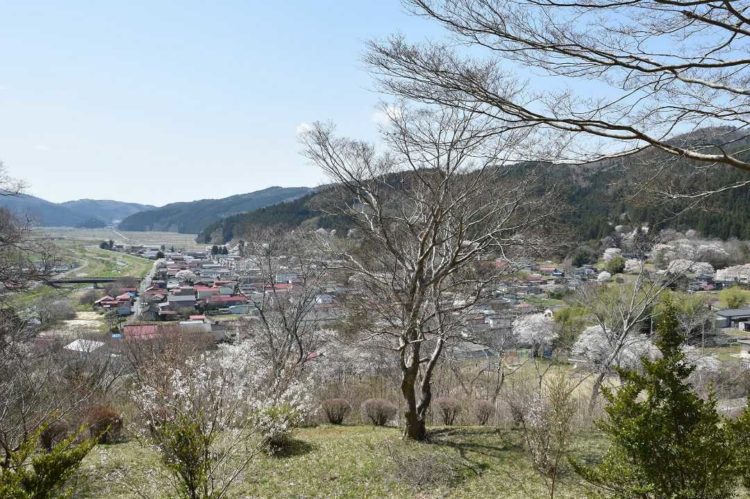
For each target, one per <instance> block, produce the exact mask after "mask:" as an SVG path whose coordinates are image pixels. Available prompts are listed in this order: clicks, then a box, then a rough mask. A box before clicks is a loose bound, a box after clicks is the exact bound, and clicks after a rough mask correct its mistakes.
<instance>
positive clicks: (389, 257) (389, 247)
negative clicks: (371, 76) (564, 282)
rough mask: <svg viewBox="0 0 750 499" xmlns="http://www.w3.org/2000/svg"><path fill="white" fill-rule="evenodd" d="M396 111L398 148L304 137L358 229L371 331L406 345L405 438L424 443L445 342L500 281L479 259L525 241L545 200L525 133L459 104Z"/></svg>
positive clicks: (393, 139) (322, 130) (352, 255)
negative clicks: (518, 159)
mask: <svg viewBox="0 0 750 499" xmlns="http://www.w3.org/2000/svg"><path fill="white" fill-rule="evenodd" d="M387 111H388V114H389V118H390V126H389V127H388V128H386V129H384V130H383V138H384V141H385V143H386V144H387V145H388V146H389V149H390V152H389V153H386V154H378V153H377V152H376V151H375V148H374V147H373V146H371V145H368V144H366V143H363V142H358V141H354V140H349V139H343V138H339V137H336V136H335V135H334V133H333V131H332V128H331V127H330V126H326V125H322V124H316V125H315V126H314V127H313V128H312V129H311V130H310V131H309V132H308V133H307V134H306V135H305V136H304V139H303V140H304V142H305V145H306V152H307V155H308V157H309V158H311V159H312V160H313V162H314V163H315V164H317V165H318V166H319V167H320V168H321V169H323V171H325V172H326V173H327V174H328V175H329V176H330V178H331V179H332V180H333V181H334V182H336V183H337V188H336V189H334V195H338V196H339V197H338V198H337V199H334V200H333V201H334V202H335V203H337V205H338V206H339V207H340V208H341V209H342V210H343V211H344V213H345V214H346V215H347V217H349V219H350V220H351V221H352V223H353V224H355V225H356V227H357V228H358V231H357V233H358V236H357V238H355V239H350V240H348V241H347V242H348V244H349V247H348V248H344V249H343V250H342V252H343V254H344V259H345V261H346V264H345V265H346V266H347V267H348V268H350V269H351V271H353V272H355V273H356V276H357V278H358V280H359V281H360V283H361V286H362V287H363V290H364V291H363V300H364V302H365V303H366V310H364V313H365V314H366V315H367V317H368V320H367V321H365V324H364V325H363V329H364V330H366V331H367V332H368V333H369V334H370V336H371V337H372V338H375V339H377V340H378V341H380V342H381V343H382V342H385V343H387V344H388V345H389V347H390V348H392V349H393V350H394V351H395V352H396V353H397V355H398V359H399V365H400V370H401V393H402V395H403V400H404V402H405V404H406V410H405V414H404V416H405V423H406V428H405V433H404V436H405V437H406V438H410V439H416V440H423V439H425V438H426V436H427V432H426V428H425V416H426V413H427V410H428V408H429V406H430V402H431V400H432V391H431V381H432V375H433V372H434V369H435V366H436V365H437V363H438V361H439V360H440V358H441V354H442V352H443V349H444V346H445V344H446V342H449V341H451V340H452V339H455V338H462V337H463V335H465V334H468V333H467V330H466V328H464V327H463V326H462V324H461V322H460V320H459V319H460V313H459V312H461V311H464V310H466V309H468V308H470V307H471V306H473V305H474V304H475V303H476V302H477V301H478V300H479V299H480V297H482V295H483V291H484V290H485V287H486V286H487V284H488V283H489V282H492V276H490V277H485V276H482V275H480V274H479V273H478V272H477V271H476V265H475V263H476V262H477V260H478V259H479V258H480V257H482V256H486V255H488V254H490V253H491V254H493V255H506V254H507V252H508V251H510V250H512V249H513V248H516V247H519V246H523V245H524V244H525V243H526V241H525V240H524V238H523V237H522V234H523V232H524V230H527V229H529V228H530V227H533V226H534V225H535V224H536V223H538V222H539V221H540V219H541V218H542V217H541V216H540V215H539V212H538V208H539V207H540V206H542V205H543V204H544V196H541V197H540V196H530V195H529V191H530V190H531V188H532V185H531V183H530V182H529V177H528V176H526V175H514V174H513V173H514V170H513V168H510V167H509V166H508V164H507V158H508V157H509V155H511V152H512V149H513V148H514V147H515V146H516V145H517V144H518V143H519V142H520V141H521V140H522V139H523V138H524V133H523V131H519V132H517V133H508V134H495V133H493V130H492V129H491V127H489V126H488V123H487V120H484V119H482V118H481V117H480V116H479V115H478V114H477V113H475V112H468V111H462V110H457V109H442V110H439V111H435V110H426V109H422V110H411V109H408V108H405V107H400V108H390V109H388V110H387ZM462 333H463V335H462Z"/></svg>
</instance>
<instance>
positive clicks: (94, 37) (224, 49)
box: [0, 0, 440, 205]
mask: <svg viewBox="0 0 750 499" xmlns="http://www.w3.org/2000/svg"><path fill="white" fill-rule="evenodd" d="M395 32H401V33H404V34H406V35H407V36H408V37H409V39H410V40H412V41H421V40H424V39H427V38H429V37H434V36H438V35H440V31H439V28H437V27H436V26H434V25H432V24H430V23H428V22H427V21H426V20H424V19H421V18H416V17H413V16H411V15H409V14H407V13H406V12H405V11H404V10H403V8H402V6H401V4H400V2H399V1H398V0H273V1H268V0H266V1H261V0H252V1H249V0H245V1H239V0H238V1H236V2H235V1H211V2H208V1H187V0H180V1H162V0H150V1H128V2H117V1H94V0H91V1H77V0H67V1H65V2H60V1H58V0H50V1H46V2H45V1H35V0H23V1H17V0H14V1H5V0H0V161H2V162H3V163H4V164H5V166H6V167H7V169H8V171H9V173H10V174H11V175H12V176H14V177H17V178H21V179H23V180H25V181H26V183H27V184H28V186H29V187H28V189H27V192H28V193H29V194H32V195H35V196H39V197H42V198H44V199H47V200H49V201H54V202H60V201H67V200H72V199H80V198H93V199H116V200H120V201H130V202H139V203H149V204H154V205H163V204H166V203H169V202H175V201H190V200H194V199H203V198H221V197H225V196H229V195H233V194H239V193H244V192H251V191H254V190H258V189H262V188H265V187H269V186H272V185H281V186H316V185H319V184H321V183H322V182H324V181H325V179H324V177H323V176H322V175H321V173H320V172H319V171H318V170H317V169H316V168H315V167H314V166H313V165H311V164H310V163H309V162H308V161H307V160H306V159H305V158H304V157H302V156H301V155H300V151H301V148H300V145H299V144H298V142H297V137H296V131H297V130H298V128H299V127H300V126H301V125H303V124H305V123H310V122H312V121H316V120H321V121H332V122H334V123H336V125H337V127H338V130H339V132H340V133H341V134H344V135H347V136H351V137H356V138H363V139H367V140H373V139H374V138H375V137H376V130H377V123H376V122H377V105H378V103H379V102H381V101H382V100H383V99H385V98H386V96H383V95H379V94H378V93H377V92H376V91H375V88H374V83H373V80H372V78H371V77H370V75H369V74H368V73H367V71H366V68H365V67H364V65H363V64H362V62H361V58H362V55H363V53H364V49H365V47H364V45H365V43H366V41H368V40H370V39H373V38H382V37H384V36H386V35H388V34H390V33H395Z"/></svg>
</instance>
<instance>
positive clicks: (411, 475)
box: [386, 443, 464, 489]
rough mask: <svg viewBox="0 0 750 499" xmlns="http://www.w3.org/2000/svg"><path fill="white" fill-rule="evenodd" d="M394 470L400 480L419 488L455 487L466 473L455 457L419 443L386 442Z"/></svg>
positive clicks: (394, 475)
mask: <svg viewBox="0 0 750 499" xmlns="http://www.w3.org/2000/svg"><path fill="white" fill-rule="evenodd" d="M386 450H387V451H388V457H389V458H390V459H389V460H390V465H391V466H390V468H391V473H392V475H393V477H394V478H395V480H396V481H397V482H399V483H404V484H408V485H410V486H411V487H414V488H416V489H424V488H427V487H440V486H443V487H451V486H454V485H456V484H457V483H458V482H460V481H461V479H462V478H464V477H463V475H462V473H461V468H460V464H458V463H457V462H456V460H455V459H452V458H451V457H449V456H447V455H445V454H440V453H436V452H434V451H431V450H429V449H425V448H420V447H418V446H412V445H408V444H407V445H404V444H401V445H399V444H395V445H394V444H391V443H386Z"/></svg>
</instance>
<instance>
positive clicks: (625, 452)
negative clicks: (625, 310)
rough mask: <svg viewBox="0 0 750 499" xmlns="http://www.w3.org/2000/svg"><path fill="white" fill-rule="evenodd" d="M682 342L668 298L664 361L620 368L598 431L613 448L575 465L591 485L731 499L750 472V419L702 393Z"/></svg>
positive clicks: (660, 334) (661, 329)
mask: <svg viewBox="0 0 750 499" xmlns="http://www.w3.org/2000/svg"><path fill="white" fill-rule="evenodd" d="M682 343H683V338H682V335H681V334H680V332H679V325H678V321H677V312H676V308H675V306H674V305H673V303H672V302H671V300H669V299H668V300H665V304H664V308H663V312H662V314H661V318H660V320H659V323H658V326H657V337H656V341H655V344H656V346H657V347H658V349H659V351H660V352H661V358H660V359H658V360H654V361H649V360H647V359H644V360H643V371H642V372H636V371H629V370H620V372H619V374H620V376H621V378H622V382H623V383H622V386H621V387H620V388H619V389H618V390H617V391H612V390H605V391H604V396H605V397H606V399H607V401H608V406H607V408H606V413H607V416H608V417H607V419H606V420H604V421H601V422H600V423H599V426H600V428H601V429H602V431H604V433H605V434H606V435H607V436H608V437H609V439H610V441H611V445H610V448H609V450H608V451H607V453H606V455H605V457H604V459H603V460H602V462H600V463H599V464H598V465H595V466H591V467H587V466H584V465H581V464H580V463H573V465H574V468H575V469H576V471H577V472H578V473H579V474H580V475H581V476H582V477H583V478H584V479H585V480H587V481H589V482H590V483H593V484H595V485H597V486H599V487H601V488H603V489H605V490H607V491H608V492H611V493H613V494H614V495H615V496H617V497H647V498H651V497H654V498H663V497H669V498H686V499H687V498H719V497H730V496H732V494H733V492H734V490H735V487H736V485H737V482H738V481H739V477H740V476H741V475H742V474H745V475H746V474H747V472H746V469H745V468H746V467H747V466H748V465H747V464H745V463H744V461H745V460H744V458H743V456H742V454H743V453H747V452H748V451H747V450H746V447H747V440H748V435H750V416H748V414H747V413H746V414H745V415H743V416H742V417H741V418H740V419H739V420H738V421H736V422H730V421H727V420H725V419H724V418H722V417H721V416H720V415H719V414H718V412H717V410H716V401H715V400H714V398H713V397H710V398H709V399H708V400H703V399H701V398H700V397H698V396H697V395H696V394H695V392H694V391H693V389H692V387H691V386H690V384H689V383H688V381H687V378H688V376H689V375H690V373H691V372H692V371H693V369H694V368H693V367H691V366H690V365H688V364H687V362H686V360H685V356H684V354H683V352H682V350H681V346H682Z"/></svg>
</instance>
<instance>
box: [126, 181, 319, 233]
mask: <svg viewBox="0 0 750 499" xmlns="http://www.w3.org/2000/svg"><path fill="white" fill-rule="evenodd" d="M310 191H311V189H310V188H309V187H269V188H267V189H263V190H260V191H256V192H251V193H247V194H239V195H236V196H231V197H227V198H222V199H201V200H199V201H191V202H184V203H171V204H168V205H165V206H162V207H161V208H156V209H153V210H148V211H144V212H141V213H136V214H135V215H132V216H130V217H127V218H126V219H125V220H123V221H122V222H121V223H120V226H119V227H120V229H122V230H133V231H149V230H155V231H168V232H181V233H184V234H197V233H199V232H201V231H202V230H203V229H205V228H206V227H207V226H208V225H209V224H211V223H213V222H215V221H217V220H220V219H222V218H224V217H229V216H232V215H235V214H237V213H244V212H249V211H253V210H257V209H259V208H263V207H265V206H270V205H273V204H277V203H282V202H285V201H289V200H293V199H296V198H298V197H300V196H304V195H305V194H307V193H308V192H310Z"/></svg>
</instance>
